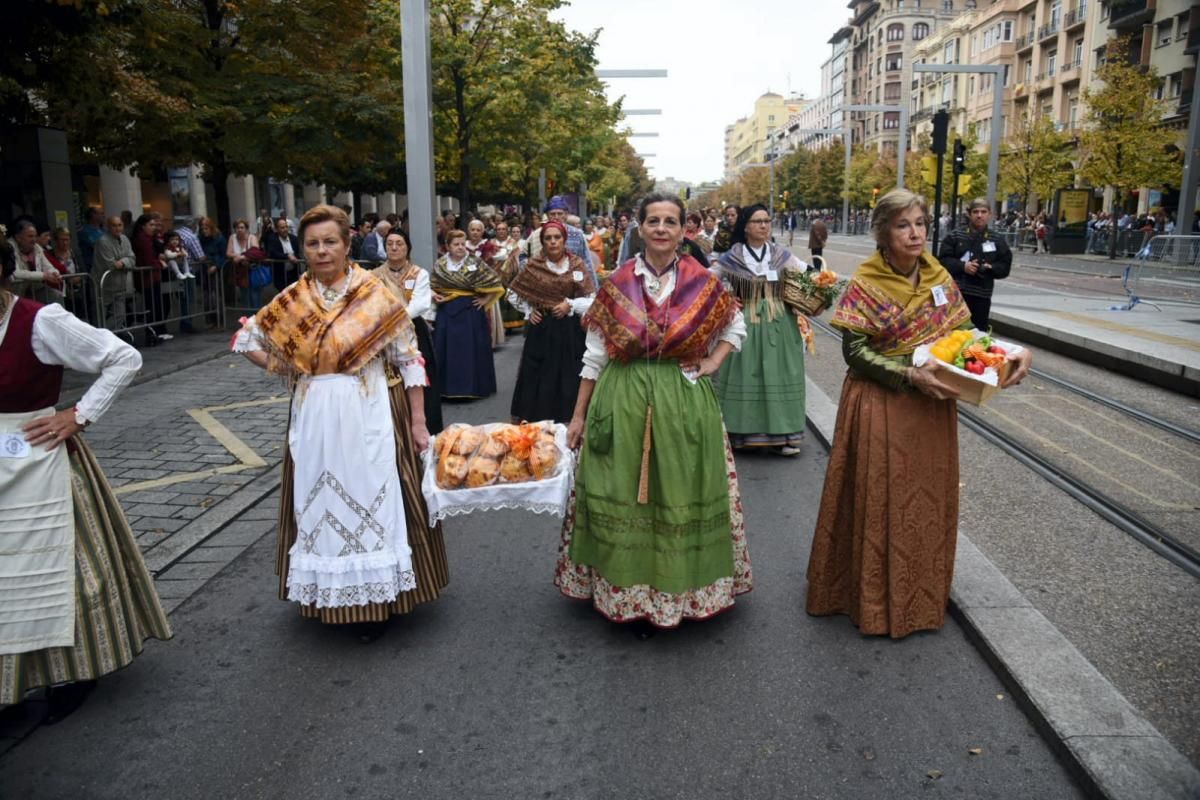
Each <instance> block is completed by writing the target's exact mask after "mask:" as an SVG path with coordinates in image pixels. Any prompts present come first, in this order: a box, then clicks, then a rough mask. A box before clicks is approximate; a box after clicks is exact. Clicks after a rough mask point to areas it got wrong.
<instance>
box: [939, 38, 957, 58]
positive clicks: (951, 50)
mask: <svg viewBox="0 0 1200 800" xmlns="http://www.w3.org/2000/svg"><path fill="white" fill-rule="evenodd" d="M956 44H958V42H957V40H954V41H949V42H946V46H945V47H944V48H942V63H943V64H957V63H958V59H957V58H956V57H955V54H956V51H957V49H958V48H956V47H955V45H956Z"/></svg>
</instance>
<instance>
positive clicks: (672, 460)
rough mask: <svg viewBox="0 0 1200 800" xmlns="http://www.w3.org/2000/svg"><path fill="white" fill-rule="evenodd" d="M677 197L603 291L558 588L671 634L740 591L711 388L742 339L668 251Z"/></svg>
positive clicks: (735, 323) (590, 341)
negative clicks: (670, 630) (641, 249)
mask: <svg viewBox="0 0 1200 800" xmlns="http://www.w3.org/2000/svg"><path fill="white" fill-rule="evenodd" d="M683 214H684V209H683V204H682V203H681V202H680V200H679V198H678V197H675V196H672V195H667V194H652V195H650V196H648V197H646V198H645V199H644V200H643V201H642V204H641V207H640V208H639V210H638V218H639V220H640V222H641V226H642V227H641V231H642V235H643V238H644V239H645V243H646V245H645V246H646V251H645V254H644V255H639V256H637V257H635V258H633V259H630V260H629V261H627V262H626V263H625V264H623V265H622V266H621V267H620V268H618V269H617V270H616V271H615V272H614V273H613V274H612V275H611V276H610V277H609V278H608V280H606V281H605V282H604V283H603V284H602V285H601V287H600V290H599V291H598V292H597V295H596V300H595V302H594V303H593V304H592V307H591V309H590V310H589V311H588V313H587V315H586V316H585V317H584V325H585V326H586V328H587V343H586V346H587V350H586V353H585V354H584V367H583V372H582V380H581V382H580V386H579V398H578V400H577V402H576V404H575V413H574V416H573V417H572V419H571V424H570V427H569V429H568V440H569V442H570V444H571V446H572V447H578V446H579V444H580V442H581V441H582V445H583V448H582V451H581V453H580V457H579V468H578V471H577V473H576V479H575V488H574V491H573V492H572V494H571V500H570V504H569V506H568V511H567V516H566V519H565V520H564V522H563V531H562V545H561V549H560V551H559V560H558V568H557V571H556V574H555V584H556V585H557V586H558V587H559V589H560V591H562V593H563V594H564V595H566V596H568V597H573V598H579V599H590V600H591V601H592V603H593V605H594V606H595V607H596V609H597V610H598V611H600V613H601V614H603V615H604V616H606V617H607V618H608V619H610V620H614V621H617V622H630V621H634V620H646V621H648V622H650V623H651V624H653V625H655V626H658V627H674V626H677V625H678V624H679V623H680V622H681V621H682V620H684V619H706V618H708V617H711V616H712V615H714V614H717V613H719V612H721V611H723V610H725V609H727V608H729V607H730V606H732V605H733V603H734V598H735V597H736V596H737V595H739V594H743V593H745V592H748V591H750V589H751V585H752V579H751V570H750V558H749V553H748V551H747V548H746V537H745V529H744V527H743V524H742V509H741V499H740V493H739V491H738V483H737V472H736V470H735V467H734V462H733V456H732V451H731V450H730V448H729V442H728V439H727V438H726V436H725V430H724V427H723V426H722V424H721V408H720V405H719V404H718V403H717V398H716V395H715V394H714V393H713V388H712V385H711V384H710V382H709V377H708V376H710V375H712V374H713V373H715V372H716V371H717V370H718V369H719V368H720V366H721V362H722V361H723V360H724V359H725V357H726V356H727V355H729V353H731V352H732V351H734V350H736V349H737V348H738V347H740V346H741V342H742V340H743V339H744V338H745V335H746V334H745V325H744V323H743V321H742V314H741V312H740V311H738V310H737V307H736V304H735V302H734V299H733V297H732V296H730V295H729V293H728V292H726V291H725V289H724V288H723V287H722V285H721V282H720V281H719V280H718V279H717V278H716V276H714V275H712V273H710V272H709V271H708V270H706V269H704V268H703V267H701V266H700V265H699V264H698V263H697V262H696V261H695V260H694V259H692V258H690V257H688V256H679V255H678V254H677V253H676V248H677V246H678V245H679V242H680V240H681V239H682V237H683Z"/></svg>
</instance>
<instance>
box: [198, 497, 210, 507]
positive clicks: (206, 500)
mask: <svg viewBox="0 0 1200 800" xmlns="http://www.w3.org/2000/svg"><path fill="white" fill-rule="evenodd" d="M212 504H213V499H212V498H211V497H206V498H204V499H203V500H201V501H200V507H201V508H208V507H209V506H211V505H212Z"/></svg>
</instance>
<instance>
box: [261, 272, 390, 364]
mask: <svg viewBox="0 0 1200 800" xmlns="http://www.w3.org/2000/svg"><path fill="white" fill-rule="evenodd" d="M348 280H349V281H350V284H349V286H348V287H347V289H346V293H345V295H343V296H342V297H341V298H339V299H338V300H337V301H336V302H335V303H333V305H332V306H331V307H329V308H326V307H325V304H324V301H323V300H322V298H321V295H320V293H319V290H318V288H317V282H316V280H315V279H314V278H313V277H312V275H311V274H310V273H307V272H306V273H305V274H304V275H302V276H300V280H298V281H296V282H295V283H293V284H292V285H291V286H289V287H287V288H286V289H284V290H283V291H282V292H280V293H279V294H277V295H276V296H275V298H274V299H273V300H272V301H271V302H270V303H269V304H268V305H267V306H266V307H265V308H263V309H261V310H260V311H259V312H258V313H257V314H256V315H255V322H256V323H257V324H258V329H259V331H260V332H261V333H262V338H263V340H264V341H263V345H264V349H265V350H266V351H267V357H268V367H269V368H270V369H271V371H272V372H279V373H283V374H286V375H291V376H293V377H295V376H297V375H326V374H334V373H340V374H345V375H353V374H355V373H357V372H359V371H360V370H361V369H362V368H363V367H365V366H366V365H367V363H368V362H370V361H371V359H373V358H374V357H375V356H377V355H379V353H380V351H382V350H383V348H384V347H386V346H387V344H388V342H390V341H391V340H392V339H394V338H396V336H398V335H399V334H400V331H401V330H402V329H403V326H405V325H410V324H412V323H411V322H410V321H409V318H408V312H407V311H406V310H405V308H404V302H403V301H402V300H400V299H398V298H397V297H396V296H395V295H394V294H392V292H391V291H389V290H388V288H387V287H386V286H384V285H383V283H382V282H380V280H379V279H378V278H376V277H375V276H374V275H372V274H370V273H369V272H367V271H366V270H364V269H361V268H359V267H351V268H350V277H349V278H348Z"/></svg>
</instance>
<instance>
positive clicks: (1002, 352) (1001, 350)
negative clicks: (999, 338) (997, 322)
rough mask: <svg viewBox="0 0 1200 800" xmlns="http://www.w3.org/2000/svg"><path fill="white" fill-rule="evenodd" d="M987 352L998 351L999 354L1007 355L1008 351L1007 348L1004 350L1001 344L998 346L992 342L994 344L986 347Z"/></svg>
mask: <svg viewBox="0 0 1200 800" xmlns="http://www.w3.org/2000/svg"><path fill="white" fill-rule="evenodd" d="M988 352H989V353H999V354H1000V355H1002V356H1006V355H1008V351H1007V350H1005V349H1004V348H1003V347H1001V346H1000V345H998V344H994V345H992V346H991V347H989V348H988Z"/></svg>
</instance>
